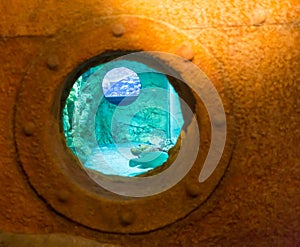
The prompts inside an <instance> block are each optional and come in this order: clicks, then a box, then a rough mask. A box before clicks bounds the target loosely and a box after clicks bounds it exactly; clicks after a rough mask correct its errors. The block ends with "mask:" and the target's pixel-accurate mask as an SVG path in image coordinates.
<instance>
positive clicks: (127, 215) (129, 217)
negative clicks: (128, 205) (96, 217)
mask: <svg viewBox="0 0 300 247" xmlns="http://www.w3.org/2000/svg"><path fill="white" fill-rule="evenodd" d="M134 219H135V215H134V213H133V212H132V211H124V212H121V214H120V219H119V220H120V223H121V225H122V226H128V225H131V224H132V223H133V222H134Z"/></svg>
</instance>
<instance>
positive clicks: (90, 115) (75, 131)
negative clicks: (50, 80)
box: [62, 52, 187, 177]
mask: <svg viewBox="0 0 300 247" xmlns="http://www.w3.org/2000/svg"><path fill="white" fill-rule="evenodd" d="M124 54H127V53H126V52H112V53H110V52H109V53H105V54H102V55H101V56H99V57H96V58H94V59H92V60H90V61H87V62H86V63H84V64H82V65H80V66H79V67H78V68H77V69H76V70H75V71H73V73H72V74H71V75H70V76H69V79H68V81H67V89H66V90H65V94H64V95H63V100H62V127H63V131H64V135H65V139H66V144H67V146H68V147H69V148H70V149H71V150H72V151H73V153H74V154H75V156H77V158H78V159H79V161H80V162H81V163H82V165H83V166H84V167H85V168H87V169H91V170H94V171H97V172H100V173H103V174H105V175H117V176H124V177H133V176H143V175H145V174H150V172H151V171H153V170H157V169H158V170H161V169H162V167H163V166H164V165H166V164H169V163H170V160H171V161H172V159H174V158H175V156H176V152H177V151H178V149H179V148H180V135H181V131H182V129H184V127H186V124H187V123H186V119H185V117H184V109H182V104H181V103H180V96H179V94H180V93H179V94H178V92H177V90H180V91H182V90H181V88H180V87H181V85H180V83H178V82H176V80H175V83H174V78H170V77H169V76H167V75H165V74H162V73H160V72H159V71H158V70H157V69H156V68H154V67H155V66H153V61H152V62H151V63H150V64H145V63H142V62H141V61H132V60H122V59H116V58H121V57H122V55H124ZM154 64H155V63H154ZM158 67H159V66H158ZM171 82H172V83H171ZM175 88H176V90H175ZM184 91H185V90H183V91H182V92H184ZM169 165H170V164H169Z"/></svg>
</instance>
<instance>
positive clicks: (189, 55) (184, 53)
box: [177, 45, 194, 61]
mask: <svg viewBox="0 0 300 247" xmlns="http://www.w3.org/2000/svg"><path fill="white" fill-rule="evenodd" d="M177 55H179V56H181V57H183V58H185V59H187V60H190V61H191V60H193V58H194V51H193V48H192V47H191V46H190V45H182V46H181V47H179V48H178V50H177Z"/></svg>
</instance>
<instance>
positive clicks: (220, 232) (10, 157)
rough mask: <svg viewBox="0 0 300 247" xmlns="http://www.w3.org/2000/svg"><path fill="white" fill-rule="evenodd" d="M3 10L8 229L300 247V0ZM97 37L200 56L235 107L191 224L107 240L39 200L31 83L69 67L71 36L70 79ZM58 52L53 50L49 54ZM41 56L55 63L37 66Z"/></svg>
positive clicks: (1, 124)
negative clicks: (29, 115)
mask: <svg viewBox="0 0 300 247" xmlns="http://www.w3.org/2000/svg"><path fill="white" fill-rule="evenodd" d="M0 13H1V15H0V54H1V56H0V61H1V69H0V96H1V101H0V146H1V152H0V168H1V172H0V195H1V196H0V231H1V232H12V233H20V232H21V233H26V234H30V233H33V234H44V233H45V234H46V233H65V234H68V235H77V236H81V237H84V238H87V239H91V240H96V241H98V242H100V243H111V244H116V245H122V246H299V244H300V189H299V188H300V157H299V155H300V153H299V145H300V129H299V126H300V97H299V95H300V46H299V44H300V3H299V1H298V0H280V1H275V0H274V1H273V0H271V1H270V0H268V1H264V0H263V1H241V0H231V1H218V0H217V1H201V2H200V1H151V2H150V1H147V2H144V1H97V0H90V1H87V0H74V1H55V0H51V1H39V0H30V1H24V0H15V1H13V2H10V1H1V2H0ZM97 30H99V39H101V40H102V41H101V42H102V45H101V46H102V47H101V49H100V48H99V51H103V50H105V49H108V48H109V50H113V49H115V50H118V49H123V50H139V49H143V50H150V49H151V50H155V51H165V52H170V53H177V54H179V55H182V56H184V57H186V58H187V59H193V58H194V60H193V62H195V64H197V65H198V66H199V67H201V69H202V70H203V71H205V73H206V74H207V75H208V77H210V78H213V79H212V80H213V82H215V83H216V87H217V89H218V91H219V93H220V95H221V96H222V97H223V98H224V100H225V101H226V100H228V102H230V104H229V105H230V109H229V108H228V109H225V110H226V113H227V114H228V117H229V118H231V119H233V120H232V121H233V122H232V123H233V126H234V131H233V132H232V133H234V135H231V136H229V138H232V139H234V142H235V145H234V150H233V152H232V157H231V160H230V163H229V166H228V169H227V170H226V172H225V175H224V176H223V178H222V180H221V182H220V183H219V185H218V187H217V188H216V189H215V191H214V192H213V193H212V194H211V196H210V198H209V199H208V200H207V201H206V202H205V203H204V204H202V205H201V206H200V207H198V208H197V210H195V211H193V212H192V213H191V214H189V215H188V216H186V217H185V218H184V219H181V220H179V221H177V222H175V223H173V224H171V225H168V226H165V227H163V228H161V229H157V230H154V231H151V232H145V233H139V234H116V233H105V232H101V231H98V230H97V229H92V228H89V227H86V226H84V225H83V224H80V223H76V221H72V220H70V219H68V218H67V217H65V216H64V215H63V214H60V213H57V212H56V211H55V210H53V209H52V207H50V206H49V204H48V203H47V202H46V201H45V200H44V199H42V198H41V197H40V196H39V195H38V193H36V191H35V189H34V188H33V187H32V184H31V183H30V182H29V181H28V177H27V176H26V175H25V173H24V170H23V167H22V165H21V162H20V160H19V158H20V157H19V156H18V155H17V153H18V152H17V151H18V150H17V147H16V138H15V135H14V131H15V130H14V128H15V124H14V121H15V112H16V108H17V106H16V102H17V101H18V97H19V96H20V95H19V93H20V92H22V88H26V87H27V85H26V83H27V82H28V81H30V78H31V77H33V78H34V75H33V74H35V75H36V74H39V73H40V74H41V79H45V75H46V72H45V71H46V70H49V68H50V70H51V71H52V72H53V73H56V71H57V69H59V67H60V66H62V67H63V66H64V63H65V61H61V59H62V58H61V57H64V56H63V54H61V53H59V54H54V53H55V51H59V52H61V51H62V50H63V47H64V46H65V49H68V46H66V44H67V45H70V44H72V40H74V42H75V44H74V45H73V46H72V45H70V47H72V49H73V50H72V52H73V55H72V53H69V56H68V57H67V58H64V59H65V60H68V61H70V62H69V64H68V66H69V67H68V66H67V67H68V68H67V69H66V70H65V71H64V72H62V74H63V73H67V71H68V69H69V70H71V69H74V68H73V66H74V65H75V64H79V63H81V62H83V61H82V59H83V58H84V57H85V56H87V57H88V56H93V55H94V54H93V53H92V52H91V53H90V54H83V55H82V54H79V55H82V56H78V54H76V49H75V47H76V44H77V43H76V42H78V43H82V44H85V45H87V44H89V43H88V42H90V39H89V37H90V35H92V36H93V37H96V36H97V32H98V31H97ZM87 46H88V45H87ZM90 46H91V47H92V48H91V50H93V49H95V52H96V49H97V48H96V47H93V44H90ZM47 50H50V51H51V52H53V54H54V55H53V56H51V55H49V54H47V56H45V55H44V54H45V51H47ZM87 51H89V50H88V49H87ZM81 52H82V50H81V49H80V47H78V53H81ZM46 53H47V52H46ZM51 54H52V53H51ZM200 55H203V59H204V61H203V60H201V57H200ZM210 57H211V59H212V60H210ZM41 61H42V62H43V61H45V64H46V66H45V68H44V69H41V71H39V70H38V71H35V68H37V67H35V66H37V64H41V63H42V62H41ZM216 64H217V65H216ZM47 67H48V68H47ZM38 69H40V68H38ZM47 73H48V72H47ZM57 73H58V72H57ZM214 78H215V79H214ZM37 84H39V83H38V82H37ZM219 84H220V85H219ZM21 85H22V86H21ZM28 85H29V83H28ZM30 87H34V86H33V85H32V84H30ZM29 89H30V88H29ZM27 90H28V87H27ZM32 91H35V90H34V88H32ZM25 115H26V114H25ZM29 129H30V126H29ZM29 132H30V130H29ZM24 145H25V146H26V145H27V146H30V145H32V143H30V142H28V143H26V144H24ZM28 162H30V160H28ZM46 182H47V181H45V183H46ZM212 204H213V207H212ZM139 210H140V211H141V212H143V208H140V209H139ZM157 210H159V209H157ZM204 212H205V213H204ZM0 243H1V241H0ZM0 246H1V244H0ZM4 246H5V245H4Z"/></svg>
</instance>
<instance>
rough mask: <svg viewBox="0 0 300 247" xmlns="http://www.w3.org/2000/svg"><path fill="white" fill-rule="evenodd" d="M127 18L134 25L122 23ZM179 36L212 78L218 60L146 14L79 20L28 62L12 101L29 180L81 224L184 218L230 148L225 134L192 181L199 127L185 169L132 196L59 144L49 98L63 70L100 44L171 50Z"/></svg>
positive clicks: (203, 124)
mask: <svg viewBox="0 0 300 247" xmlns="http://www.w3.org/2000/svg"><path fill="white" fill-rule="evenodd" d="M120 22H121V23H122V25H123V26H124V27H125V29H127V30H130V32H128V33H125V34H124V35H123V36H121V37H120V36H118V37H115V36H114V35H113V33H112V32H111V30H112V29H113V26H114V25H115V24H118V25H119V23H120ZM132 23H134V25H135V28H133V29H130V26H132ZM93 24H94V25H93ZM144 28H147V29H150V30H151V31H152V32H151V33H152V34H153V35H155V37H153V39H155V40H157V44H159V45H157V44H153V43H151V42H148V41H147V40H148V36H149V34H147V33H146V32H145V33H140V30H143V29H144ZM99 37H101V39H100V38H99ZM174 37H176V40H175V39H174ZM128 40H130V42H128ZM135 41H136V42H135ZM186 42H188V43H189V44H190V45H191V46H192V47H194V49H195V50H194V53H195V56H194V62H195V64H197V65H201V68H202V69H203V68H204V70H206V71H207V72H208V74H210V75H217V76H216V78H211V79H213V81H214V83H215V85H216V84H217V83H220V80H221V78H222V75H220V73H221V70H220V67H219V65H218V63H217V62H216V61H215V59H213V57H211V56H210V55H209V54H208V53H207V51H206V50H205V49H204V48H203V47H202V46H201V45H200V44H198V43H197V42H196V41H195V40H193V39H191V38H189V37H187V36H186V35H184V34H183V33H181V32H179V31H178V30H176V29H170V27H169V26H168V27H167V26H165V25H163V24H161V23H156V22H153V21H151V20H147V19H140V18H134V17H127V18H124V19H122V20H118V19H116V18H106V19H103V20H102V21H101V22H98V24H97V25H95V23H88V22H87V23H85V24H82V25H80V26H79V27H78V29H75V31H74V29H73V30H71V29H70V30H69V32H63V33H61V34H60V35H57V36H55V37H54V38H53V39H51V40H50V41H49V42H48V43H47V44H45V47H44V51H43V52H42V53H41V54H40V56H39V57H38V58H37V59H36V61H35V63H34V66H32V67H31V70H30V71H29V72H28V74H27V76H26V78H25V79H24V81H23V84H22V87H21V90H20V94H19V97H18V102H17V105H16V115H15V139H16V144H17V149H18V155H19V159H20V161H21V164H22V166H23V168H24V171H25V173H26V175H27V176H28V178H29V182H30V183H31V185H32V186H33V187H34V189H35V190H36V192H37V193H38V194H39V195H40V196H41V197H42V198H44V200H46V201H47V203H49V205H51V207H52V208H53V209H54V210H55V211H57V212H59V213H61V214H62V215H64V216H66V217H67V218H69V219H71V220H73V221H75V222H78V223H80V224H82V225H84V226H86V227H89V228H93V229H97V230H100V231H104V232H116V233H139V232H147V231H152V230H155V229H158V228H161V227H164V226H166V225H169V224H171V223H173V222H176V221H177V220H180V219H182V218H184V217H185V216H187V215H188V214H189V213H190V212H192V211H193V210H195V209H196V208H198V207H199V206H200V205H201V204H202V203H203V202H204V201H205V200H206V199H207V198H208V197H209V195H210V194H211V193H212V192H213V191H214V189H215V188H216V186H217V185H218V183H219V181H220V179H221V178H222V176H223V175H224V172H225V170H226V168H227V165H228V163H229V159H230V156H231V152H232V148H233V143H232V142H231V141H230V139H229V140H228V141H227V143H226V147H225V150H224V153H223V156H222V159H221V161H220V163H219V165H218V167H217V169H216V170H215V171H214V173H213V174H212V176H211V177H210V178H209V179H208V180H207V181H205V182H204V183H202V184H199V182H198V176H197V175H198V174H199V171H200V169H201V166H202V165H203V163H204V157H205V156H206V154H207V151H208V148H209V140H210V136H209V133H207V132H203V131H201V130H200V135H201V148H200V151H199V153H198V157H197V159H196V161H195V163H194V165H193V168H192V169H191V170H190V172H189V173H188V174H187V176H186V177H184V178H183V179H182V180H181V181H180V182H179V183H178V184H177V185H176V186H174V187H173V188H171V189H169V190H168V191H165V192H163V193H161V194H158V195H155V196H151V197H147V198H142V199H136V198H128V197H122V196H116V195H115V194H112V193H110V192H108V191H105V190H104V189H102V188H100V187H99V186H98V185H96V184H95V183H94V182H93V181H91V180H90V179H89V177H88V176H87V175H86V174H85V173H84V172H83V171H82V170H81V168H80V166H76V165H74V164H76V159H74V156H72V154H71V152H70V151H69V150H68V149H67V148H66V145H65V142H64V140H63V139H62V135H61V133H60V132H59V129H60V126H59V122H60V114H59V110H58V109H59V108H60V107H59V106H58V105H57V104H58V102H59V101H60V100H61V97H62V94H63V90H64V88H65V78H66V75H67V73H69V72H70V71H72V70H73V69H74V67H76V66H77V65H78V64H80V63H82V62H83V61H85V60H87V59H90V58H91V57H94V56H97V55H98V54H101V53H103V52H105V51H107V50H151V51H163V52H169V53H176V52H177V50H178V47H180V46H181V45H182V44H186ZM66 47H67V49H66ZM222 100H225V99H224V98H222ZM197 101H198V103H199V105H198V107H197V112H196V114H197V115H201V120H200V128H201V129H205V128H206V129H209V126H210V122H209V119H208V117H207V114H206V112H205V109H204V108H203V106H201V102H200V101H199V99H198V100H197ZM223 103H225V104H226V109H229V108H230V105H229V103H228V102H226V100H225V102H223ZM204 116H206V117H204ZM230 124H232V122H231V123H230ZM229 132H230V131H229ZM189 134H192V133H189ZM228 134H229V135H230V133H228ZM157 208H159V210H157ZM99 212H101V213H99Z"/></svg>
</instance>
